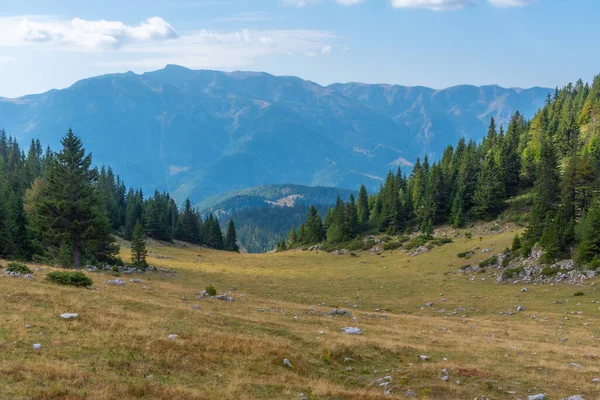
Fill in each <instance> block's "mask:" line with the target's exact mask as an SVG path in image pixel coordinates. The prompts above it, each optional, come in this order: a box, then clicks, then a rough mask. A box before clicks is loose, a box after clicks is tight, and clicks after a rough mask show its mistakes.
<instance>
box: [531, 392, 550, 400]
mask: <svg viewBox="0 0 600 400" xmlns="http://www.w3.org/2000/svg"><path fill="white" fill-rule="evenodd" d="M546 399H547V397H546V395H545V394H542V393H540V394H534V395H531V396H527V400H546Z"/></svg>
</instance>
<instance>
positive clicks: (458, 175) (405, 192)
mask: <svg viewBox="0 0 600 400" xmlns="http://www.w3.org/2000/svg"><path fill="white" fill-rule="evenodd" d="M599 118H600V76H596V77H595V79H594V81H593V83H592V85H589V84H584V83H583V82H582V81H581V80H579V81H577V83H576V84H574V85H573V84H569V85H567V86H566V87H565V88H563V89H561V90H559V89H556V91H555V92H554V94H553V95H552V94H549V95H548V98H547V101H546V103H545V105H544V106H543V107H542V108H541V109H540V110H538V112H537V113H536V115H535V116H534V118H533V119H532V120H531V121H527V120H525V119H524V117H523V116H522V115H521V114H520V113H519V112H516V113H515V114H514V115H513V116H512V117H511V119H510V122H509V124H508V126H507V127H506V130H505V129H504V128H503V127H502V126H500V127H498V126H497V125H496V122H495V120H494V119H493V118H492V119H491V120H490V124H489V129H488V132H487V135H486V136H485V137H484V139H483V140H482V141H481V142H480V143H476V142H474V141H473V140H470V141H468V142H467V141H466V140H465V139H460V140H459V142H458V144H457V145H456V147H453V146H448V147H447V148H446V149H445V151H444V153H443V155H442V157H441V159H440V160H439V161H436V162H434V163H430V160H429V159H428V157H425V158H424V159H423V160H419V159H418V160H417V161H416V163H415V164H414V166H413V169H412V172H411V173H410V174H409V175H408V176H406V175H405V174H403V173H402V171H401V170H398V171H397V172H395V173H394V172H390V173H389V174H388V175H387V178H386V180H385V183H384V184H383V185H382V186H381V188H380V191H379V193H377V194H376V195H373V196H370V197H369V196H368V195H367V192H366V189H365V188H364V186H363V187H361V189H360V194H359V197H358V200H357V201H355V199H354V198H352V197H351V198H350V199H349V201H347V202H345V201H342V200H340V199H338V202H337V204H336V206H335V208H332V209H330V210H329V211H328V213H327V215H326V217H325V218H324V220H322V219H321V216H320V214H319V213H317V212H316V210H312V209H311V210H310V212H309V213H308V217H307V219H306V221H305V222H304V224H303V225H302V226H300V228H299V229H298V230H297V231H293V232H290V235H289V237H288V243H287V244H286V243H283V244H281V243H280V245H279V247H280V248H283V247H286V246H289V245H290V244H293V245H305V244H312V243H317V242H322V241H327V242H330V243H341V242H344V241H348V240H352V239H353V238H356V237H357V236H359V235H361V234H363V233H365V232H373V231H378V232H385V233H388V234H401V233H405V232H411V231H414V230H417V229H418V230H419V231H420V232H421V234H422V235H424V236H430V235H431V234H432V233H433V227H434V226H435V225H437V224H446V223H447V224H451V225H453V226H454V227H457V228H458V227H463V226H465V224H467V223H470V222H473V221H476V220H491V219H494V218H496V217H498V216H499V215H500V214H501V213H502V212H503V211H504V210H505V208H506V206H507V200H509V199H511V198H514V197H515V196H517V195H519V194H523V193H529V194H531V195H532V196H531V197H532V198H533V205H532V206H531V209H530V210H529V213H528V217H527V218H528V221H529V222H528V228H527V231H526V233H525V234H524V235H523V237H522V238H520V240H519V241H520V243H521V247H522V251H523V253H524V254H528V253H529V251H530V250H531V248H532V247H533V246H534V245H535V244H536V243H540V244H541V246H542V247H543V249H544V257H545V259H546V260H547V261H552V260H555V259H559V258H564V257H570V256H573V255H574V252H575V249H578V251H577V253H578V255H577V258H578V260H579V261H580V263H588V262H591V261H593V260H594V258H595V257H597V255H598V253H599V252H600V201H599V200H598V197H599V196H598V189H599V185H598V171H599V170H600V135H599V134H600V132H599V131H600V121H599ZM599 264H600V262H599Z"/></svg>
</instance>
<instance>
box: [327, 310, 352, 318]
mask: <svg viewBox="0 0 600 400" xmlns="http://www.w3.org/2000/svg"><path fill="white" fill-rule="evenodd" d="M330 314H331V315H341V316H344V317H350V316H351V314H350V311H348V310H338V309H337V308H335V309H333V310H332V311H331V313H330Z"/></svg>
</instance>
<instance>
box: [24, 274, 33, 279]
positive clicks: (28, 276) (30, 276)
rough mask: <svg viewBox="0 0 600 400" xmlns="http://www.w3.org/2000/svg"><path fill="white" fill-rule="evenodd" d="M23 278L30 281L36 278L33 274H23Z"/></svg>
mask: <svg viewBox="0 0 600 400" xmlns="http://www.w3.org/2000/svg"><path fill="white" fill-rule="evenodd" d="M23 279H26V280H28V281H35V278H34V277H33V275H31V274H25V276H23Z"/></svg>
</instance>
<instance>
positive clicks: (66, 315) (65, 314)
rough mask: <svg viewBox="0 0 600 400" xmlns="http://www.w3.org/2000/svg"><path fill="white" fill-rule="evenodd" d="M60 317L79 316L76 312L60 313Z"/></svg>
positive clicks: (70, 317)
mask: <svg viewBox="0 0 600 400" xmlns="http://www.w3.org/2000/svg"><path fill="white" fill-rule="evenodd" d="M60 317H61V318H62V319H73V318H77V317H79V314H77V313H64V314H60Z"/></svg>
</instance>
